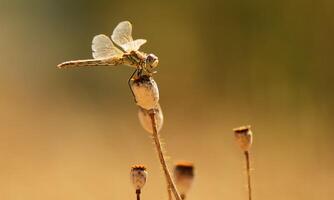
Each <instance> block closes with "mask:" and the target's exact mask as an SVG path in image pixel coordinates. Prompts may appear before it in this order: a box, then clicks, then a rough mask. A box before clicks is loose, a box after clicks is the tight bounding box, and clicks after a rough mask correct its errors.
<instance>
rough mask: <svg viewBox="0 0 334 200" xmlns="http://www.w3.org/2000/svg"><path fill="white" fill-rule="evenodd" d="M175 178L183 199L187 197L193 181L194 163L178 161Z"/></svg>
mask: <svg viewBox="0 0 334 200" xmlns="http://www.w3.org/2000/svg"><path fill="white" fill-rule="evenodd" d="M174 179H175V184H176V186H177V189H178V191H179V192H180V195H181V197H182V199H185V196H186V194H187V193H188V191H189V190H190V188H191V185H192V183H193V179H194V165H193V164H192V163H189V162H180V163H177V164H176V165H175V167H174Z"/></svg>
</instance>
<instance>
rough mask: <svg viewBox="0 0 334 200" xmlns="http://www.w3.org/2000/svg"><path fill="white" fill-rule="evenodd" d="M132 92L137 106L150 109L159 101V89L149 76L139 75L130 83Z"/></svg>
mask: <svg viewBox="0 0 334 200" xmlns="http://www.w3.org/2000/svg"><path fill="white" fill-rule="evenodd" d="M131 88H132V91H133V94H134V96H135V99H136V103H137V105H138V106H140V107H142V108H144V109H146V110H150V109H153V108H155V107H156V105H157V103H158V102H159V89H158V85H157V83H156V82H155V81H154V80H153V78H152V77H150V76H146V75H144V76H141V77H140V78H138V79H136V80H134V81H133V82H132V84H131Z"/></svg>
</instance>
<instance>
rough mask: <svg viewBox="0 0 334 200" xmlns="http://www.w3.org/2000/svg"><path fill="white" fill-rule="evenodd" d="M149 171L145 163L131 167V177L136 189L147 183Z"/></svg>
mask: <svg viewBox="0 0 334 200" xmlns="http://www.w3.org/2000/svg"><path fill="white" fill-rule="evenodd" d="M146 178H147V171H146V167H145V166H144V165H134V166H132V168H131V173H130V179H131V182H132V184H133V186H134V187H135V189H136V190H140V189H142V188H143V186H144V185H145V183H146Z"/></svg>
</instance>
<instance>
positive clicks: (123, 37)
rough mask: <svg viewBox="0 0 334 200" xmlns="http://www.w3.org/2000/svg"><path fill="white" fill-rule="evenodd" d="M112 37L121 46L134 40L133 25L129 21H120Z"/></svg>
mask: <svg viewBox="0 0 334 200" xmlns="http://www.w3.org/2000/svg"><path fill="white" fill-rule="evenodd" d="M111 39H112V40H113V41H114V42H115V43H116V44H117V45H118V46H120V47H122V45H124V44H126V43H129V42H132V41H133V39H132V25H131V23H130V22H129V21H124V22H120V23H119V24H118V25H117V26H116V28H115V29H114V31H113V33H112V35H111Z"/></svg>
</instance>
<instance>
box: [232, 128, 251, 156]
mask: <svg viewBox="0 0 334 200" xmlns="http://www.w3.org/2000/svg"><path fill="white" fill-rule="evenodd" d="M250 128H251V126H242V127H239V128H235V129H233V131H234V135H235V139H236V141H237V144H238V145H239V146H240V148H241V149H242V150H243V151H248V150H249V149H250V148H251V145H252V142H253V136H252V131H251V130H250Z"/></svg>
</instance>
